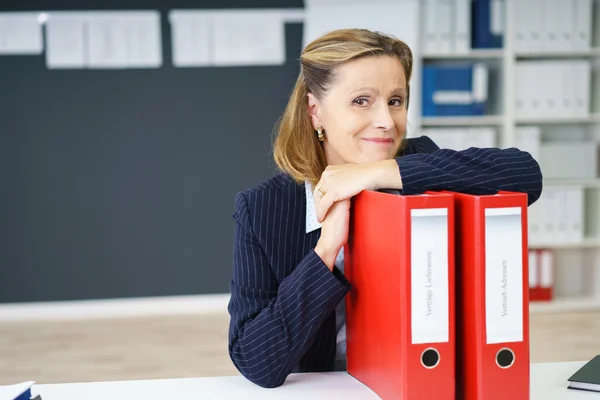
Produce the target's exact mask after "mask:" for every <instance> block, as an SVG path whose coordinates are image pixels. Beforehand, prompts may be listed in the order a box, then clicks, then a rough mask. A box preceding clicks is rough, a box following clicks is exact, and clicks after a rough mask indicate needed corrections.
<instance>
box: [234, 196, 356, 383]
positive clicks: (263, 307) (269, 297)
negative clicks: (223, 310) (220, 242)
mask: <svg viewBox="0 0 600 400" xmlns="http://www.w3.org/2000/svg"><path fill="white" fill-rule="evenodd" d="M251 217H252V216H251V214H250V213H249V211H248V200H247V196H246V195H244V194H243V193H240V194H238V195H237V196H236V211H235V213H234V219H235V240H234V256H233V270H234V271H233V279H232V280H231V283H230V291H231V299H230V302H229V306H228V311H229V313H230V316H231V321H230V326H229V356H230V358H231V360H232V362H233V364H234V365H235V367H236V368H237V369H238V371H240V373H241V374H242V375H243V376H245V377H246V378H247V379H248V380H250V381H252V382H254V383H255V384H257V385H259V386H262V387H265V388H273V387H277V386H280V385H282V384H283V382H284V381H285V379H286V378H287V376H288V375H289V374H290V372H291V371H292V369H293V368H294V367H295V366H296V364H298V362H299V361H300V358H301V357H302V356H303V355H304V354H305V353H306V351H307V349H308V348H309V346H310V345H311V344H312V343H313V341H314V338H315V336H316V335H315V333H316V331H317V329H318V328H319V327H320V325H321V324H322V323H323V321H324V320H325V319H326V317H327V316H328V315H329V314H330V313H331V312H332V311H334V309H335V306H336V305H337V304H338V303H339V302H340V301H341V300H342V299H343V297H344V296H345V295H346V293H347V292H348V291H349V289H350V283H349V282H348V281H347V280H346V278H345V277H344V276H343V274H342V273H341V272H340V271H339V270H337V268H336V269H334V273H332V272H331V271H330V270H329V269H328V268H327V266H326V265H325V264H324V263H323V261H322V260H321V258H320V257H319V256H318V255H317V254H316V253H315V252H314V250H311V251H310V252H309V253H308V254H307V255H306V256H305V257H304V258H303V259H302V260H301V261H300V263H299V264H298V265H297V267H296V268H295V269H294V271H293V272H292V273H291V274H290V275H288V276H287V277H286V278H285V279H283V280H282V281H281V282H280V283H278V282H277V280H276V279H275V276H274V274H273V272H272V270H271V265H269V262H268V260H267V257H266V256H265V253H264V251H263V249H262V247H261V244H260V243H259V241H258V239H257V237H256V235H255V234H254V232H253V228H252V227H253V223H252V221H251Z"/></svg>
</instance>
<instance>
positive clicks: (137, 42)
mask: <svg viewBox="0 0 600 400" xmlns="http://www.w3.org/2000/svg"><path fill="white" fill-rule="evenodd" d="M46 32H47V39H46V41H47V43H46V45H47V51H46V64H47V66H48V67H49V68H156V67H159V66H161V65H162V37H161V30H160V14H159V13H158V12H156V11H135V12H121V11H115V12H112V11H101V12H97V11H90V12H68V11H67V12H50V13H49V14H48V21H47V22H46Z"/></svg>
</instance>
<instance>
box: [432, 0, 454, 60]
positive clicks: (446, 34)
mask: <svg viewBox="0 0 600 400" xmlns="http://www.w3.org/2000/svg"><path fill="white" fill-rule="evenodd" d="M453 25H454V4H453V0H437V2H436V5H435V27H436V30H437V39H438V52H439V54H451V53H453V47H452V42H453V37H454V29H453Z"/></svg>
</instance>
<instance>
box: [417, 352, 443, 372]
mask: <svg viewBox="0 0 600 400" xmlns="http://www.w3.org/2000/svg"><path fill="white" fill-rule="evenodd" d="M439 363H440V353H438V351H437V350H436V349H431V348H430V349H426V350H425V351H424V352H423V353H422V354H421V364H423V366H424V367H425V368H435V367H436V366H437V365H438V364H439Z"/></svg>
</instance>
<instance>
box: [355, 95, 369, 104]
mask: <svg viewBox="0 0 600 400" xmlns="http://www.w3.org/2000/svg"><path fill="white" fill-rule="evenodd" d="M367 102H368V100H367V99H365V98H362V97H361V98H358V99H355V100H354V104H356V105H358V106H366V105H367Z"/></svg>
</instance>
